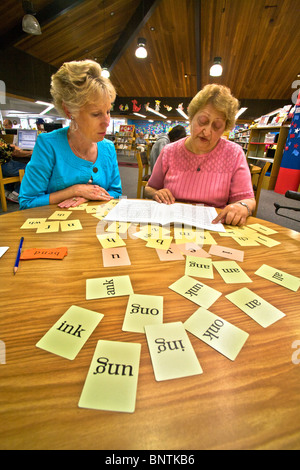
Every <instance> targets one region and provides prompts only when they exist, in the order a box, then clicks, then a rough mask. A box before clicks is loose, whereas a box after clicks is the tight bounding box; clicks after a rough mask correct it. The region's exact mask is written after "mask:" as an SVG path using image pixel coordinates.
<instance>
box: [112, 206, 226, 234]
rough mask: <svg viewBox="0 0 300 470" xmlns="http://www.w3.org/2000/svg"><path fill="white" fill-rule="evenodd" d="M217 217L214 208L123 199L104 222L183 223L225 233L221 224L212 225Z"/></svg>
mask: <svg viewBox="0 0 300 470" xmlns="http://www.w3.org/2000/svg"><path fill="white" fill-rule="evenodd" d="M217 215H218V213H217V211H216V209H215V208H214V207H205V206H202V205H192V204H180V203H175V204H171V205H167V204H160V203H158V202H156V201H148V200H128V199H121V200H120V202H119V203H118V204H117V205H116V206H115V207H114V208H113V209H112V210H111V211H110V212H109V213H108V214H107V216H106V217H105V218H104V220H106V221H118V222H137V223H152V224H160V225H166V224H172V223H181V224H183V225H188V226H193V227H197V228H202V229H205V230H212V231H215V232H225V228H224V227H223V225H222V224H221V223H219V224H212V223H211V222H212V220H214V219H215V218H216V217H217Z"/></svg>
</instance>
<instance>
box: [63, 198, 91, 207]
mask: <svg viewBox="0 0 300 470" xmlns="http://www.w3.org/2000/svg"><path fill="white" fill-rule="evenodd" d="M87 201H88V199H85V198H84V197H71V198H70V199H66V200H65V201H62V202H60V203H59V204H58V207H60V208H63V209H69V207H77V206H80V204H83V203H84V202H87Z"/></svg>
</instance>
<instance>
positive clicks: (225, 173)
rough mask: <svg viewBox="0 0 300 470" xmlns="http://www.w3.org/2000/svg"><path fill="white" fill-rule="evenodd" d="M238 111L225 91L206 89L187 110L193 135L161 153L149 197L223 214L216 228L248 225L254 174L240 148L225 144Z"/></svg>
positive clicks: (228, 142)
mask: <svg viewBox="0 0 300 470" xmlns="http://www.w3.org/2000/svg"><path fill="white" fill-rule="evenodd" d="M237 110H238V100H237V99H236V98H234V97H233V96H232V95H231V92H230V90H229V89H228V88H227V87H224V86H220V85H216V84H212V85H206V86H205V87H204V88H203V89H202V90H201V91H200V92H199V93H198V94H197V95H196V96H195V97H194V98H193V99H192V101H191V103H190V105H189V107H188V113H189V117H190V129H191V135H190V136H188V137H187V138H184V139H181V140H179V141H177V142H174V143H172V144H169V145H166V146H165V147H164V148H163V150H162V152H161V153H160V155H159V157H158V159H157V161H156V164H155V166H154V169H153V172H152V175H151V178H150V179H149V181H148V184H147V186H146V188H145V194H146V197H149V198H152V199H154V200H155V201H157V202H161V203H165V204H173V203H174V202H175V201H176V200H177V201H184V202H190V203H203V204H205V205H207V206H213V207H217V208H221V209H222V210H221V211H220V213H219V215H218V217H217V218H216V219H215V223H218V222H220V221H221V222H222V223H226V224H232V225H244V224H245V223H246V220H247V217H248V216H249V215H251V214H252V212H253V210H254V209H255V204H256V203H255V198H254V193H253V188H252V183H251V175H250V171H249V168H248V165H247V161H246V158H245V155H244V152H243V150H242V149H241V147H240V146H239V145H238V144H235V143H233V142H230V141H228V140H225V139H222V138H221V136H222V134H223V133H224V131H227V130H229V129H232V128H233V127H234V123H235V115H236V113H237Z"/></svg>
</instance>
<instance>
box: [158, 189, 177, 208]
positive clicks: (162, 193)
mask: <svg viewBox="0 0 300 470" xmlns="http://www.w3.org/2000/svg"><path fill="white" fill-rule="evenodd" d="M153 199H154V201H156V202H159V203H163V204H174V202H175V197H174V196H173V194H172V193H171V191H170V190H169V189H166V188H164V189H159V190H158V191H155V193H154V194H153Z"/></svg>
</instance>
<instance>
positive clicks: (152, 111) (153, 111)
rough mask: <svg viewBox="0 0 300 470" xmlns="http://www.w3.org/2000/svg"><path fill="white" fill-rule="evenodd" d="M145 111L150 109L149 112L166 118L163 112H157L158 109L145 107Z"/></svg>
mask: <svg viewBox="0 0 300 470" xmlns="http://www.w3.org/2000/svg"><path fill="white" fill-rule="evenodd" d="M147 111H150V113H154V114H157V116H160V117H163V118H164V119H167V116H165V115H164V114H161V113H159V112H158V111H155V109H152V108H149V107H147Z"/></svg>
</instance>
